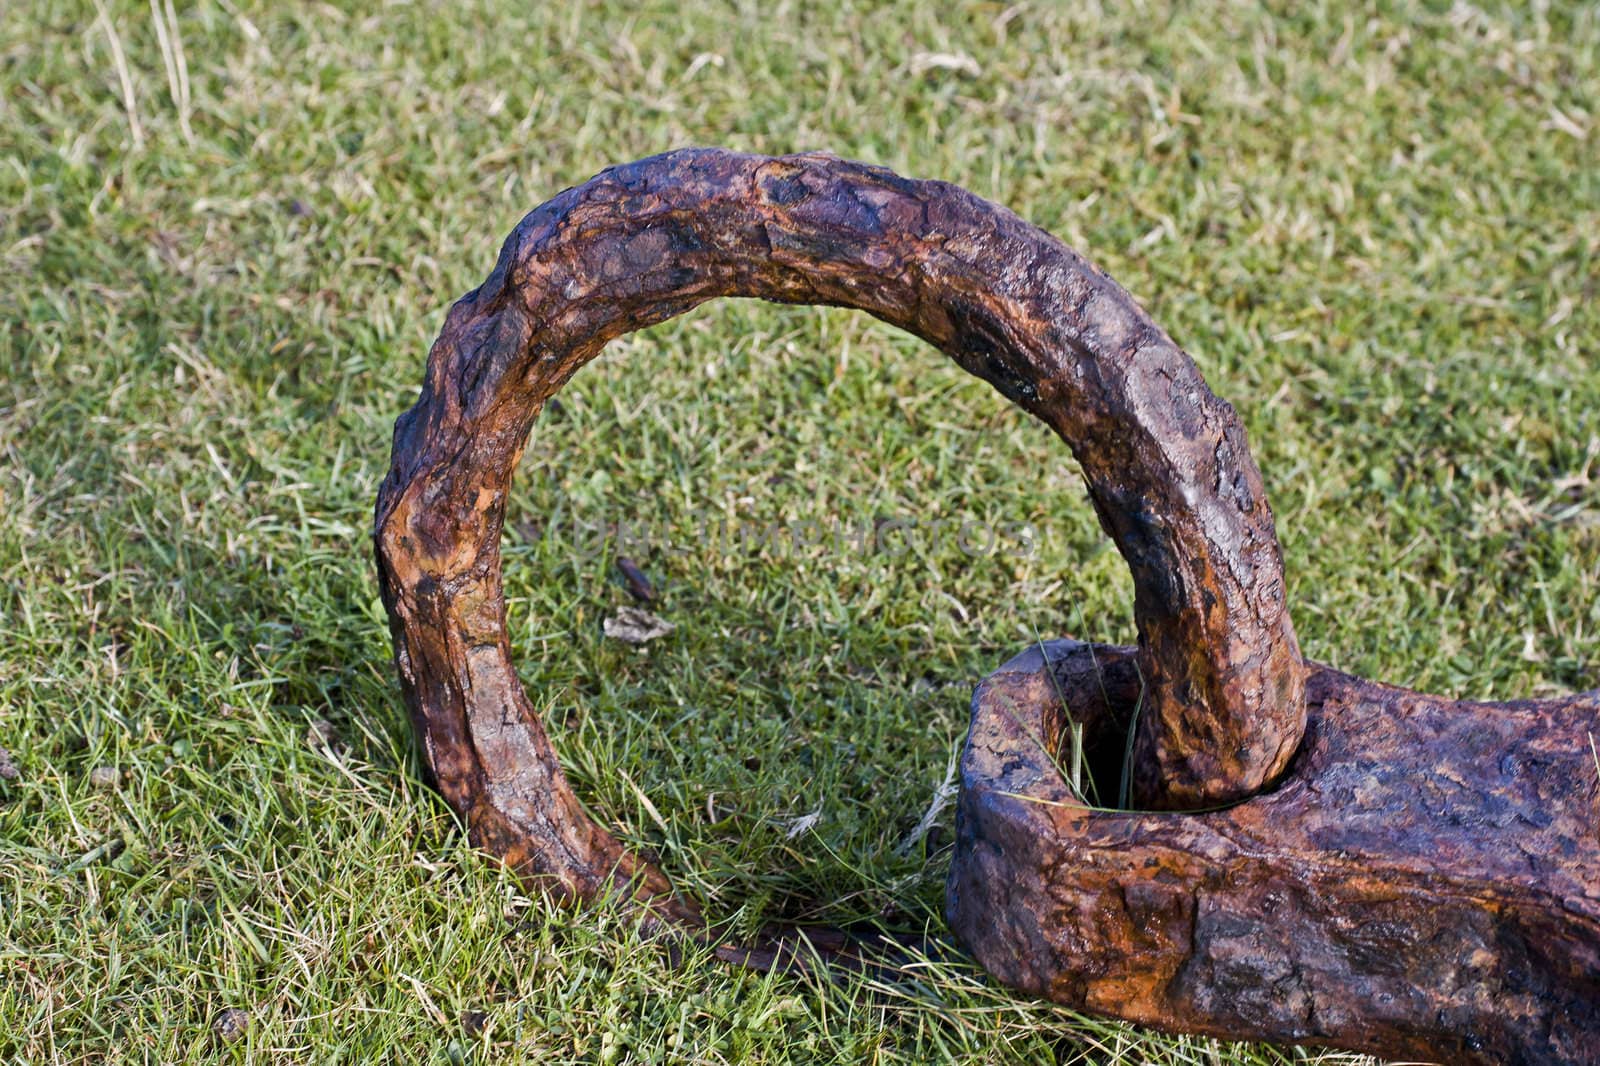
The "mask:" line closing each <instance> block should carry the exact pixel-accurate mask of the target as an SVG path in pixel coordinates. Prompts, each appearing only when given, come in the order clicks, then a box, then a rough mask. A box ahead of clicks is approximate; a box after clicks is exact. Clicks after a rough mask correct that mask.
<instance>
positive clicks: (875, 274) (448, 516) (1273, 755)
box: [376, 150, 1304, 910]
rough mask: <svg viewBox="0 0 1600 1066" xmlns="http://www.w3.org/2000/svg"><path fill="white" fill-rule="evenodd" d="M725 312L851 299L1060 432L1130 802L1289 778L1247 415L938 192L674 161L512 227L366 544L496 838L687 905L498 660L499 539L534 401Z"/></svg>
mask: <svg viewBox="0 0 1600 1066" xmlns="http://www.w3.org/2000/svg"><path fill="white" fill-rule="evenodd" d="M717 296H753V297H762V298H765V299H769V300H777V301H784V302H797V303H826V304H838V305H843V306H847V307H856V308H860V309H862V310H865V311H868V312H870V313H871V314H873V315H876V316H877V317H879V318H882V319H884V320H885V321H888V322H892V323H894V324H895V325H898V326H901V327H903V328H905V329H907V330H909V331H911V332H913V333H915V334H917V335H918V336H920V337H923V338H926V339H927V340H928V341H929V342H931V343H932V344H934V345H936V346H937V347H939V348H940V349H941V350H943V351H945V352H946V353H947V354H949V355H950V356H951V357H952V358H953V359H955V360H956V361H957V362H958V363H960V364H961V365H962V366H963V367H965V368H966V369H967V370H970V371H971V372H972V373H974V374H976V375H978V376H980V377H982V378H984V379H985V380H987V381H990V382H992V383H993V384H994V385H995V386H996V387H997V388H998V389H999V390H1000V391H1001V392H1002V393H1003V394H1005V395H1006V396H1007V397H1009V398H1011V399H1012V400H1014V401H1015V402H1017V403H1018V404H1020V405H1021V406H1023V407H1024V408H1026V409H1027V410H1029V411H1031V412H1033V413H1034V414H1035V415H1037V416H1038V417H1040V418H1041V419H1043V420H1044V421H1045V422H1046V423H1048V424H1049V425H1050V426H1051V427H1052V428H1053V429H1055V430H1056V432H1057V433H1059V434H1060V435H1061V436H1062V437H1063V439H1065V440H1066V442H1067V443H1068V444H1069V445H1070V446H1071V448H1072V450H1073V452H1074V454H1075V455H1077V457H1078V459H1079V462H1080V463H1081V464H1082V467H1083V470H1084V475H1085V478H1086V480H1087V481H1088V485H1089V493H1090V496H1091V498H1092V499H1093V500H1094V504H1095V507H1096V509H1097V510H1098V512H1099V514H1100V516H1101V520H1102V522H1103V523H1104V524H1105V526H1106V528H1107V530H1108V531H1109V532H1110V534H1111V536H1112V538H1113V539H1114V540H1115V541H1116V543H1117V545H1118V547H1119V548H1120V549H1121V551H1122V553H1123V555H1124V556H1125V557H1126V558H1127V559H1128V561H1129V565H1130V566H1131V567H1132V569H1133V573H1134V577H1135V581H1136V585H1137V594H1136V599H1135V604H1134V610H1135V615H1136V620H1137V622H1138V624H1139V631H1140V634H1141V638H1142V639H1143V641H1144V643H1145V653H1144V665H1145V669H1146V677H1147V679H1148V681H1149V684H1150V691H1151V700H1150V707H1151V713H1150V714H1149V716H1148V719H1147V721H1146V724H1145V728H1143V729H1142V730H1141V734H1140V758H1141V766H1142V771H1143V772H1141V774H1140V775H1139V783H1140V785H1141V796H1142V797H1143V798H1144V800H1145V801H1146V802H1147V803H1149V804H1160V805H1163V806H1186V805H1190V806H1192V805H1196V804H1203V803H1209V802H1215V801H1218V800H1226V799H1232V798H1236V797H1238V796H1242V795H1248V794H1250V793H1251V792H1253V791H1255V790H1256V789H1258V788H1260V787H1261V786H1262V785H1263V784H1264V783H1266V782H1269V781H1270V780H1271V779H1272V778H1273V777H1274V776H1275V775H1276V774H1277V773H1279V772H1280V771H1281V770H1282V768H1283V766H1284V765H1285V763H1287V761H1288V759H1289V756H1290V755H1291V754H1292V753H1293V751H1294V748H1295V745H1296V744H1297V743H1298V742H1299V739H1300V733H1301V729H1302V726H1303V721H1304V695H1303V690H1302V678H1301V664H1300V656H1299V651H1298V648H1297V645H1296V643H1295V638H1294V630H1293V628H1292V626H1291V624H1290V621H1289V615H1288V613H1287V612H1286V611H1285V610H1284V606H1283V579H1282V563H1281V559H1280V556H1279V552H1278V546H1277V541H1276V539H1275V537H1274V533H1273V524H1272V514H1271V511H1270V510H1269V509H1268V507H1267V504H1266V501H1265V500H1264V499H1263V497H1262V488H1261V477H1260V474H1259V473H1258V472H1257V470H1256V467H1255V464H1254V463H1253V462H1252V460H1251V458H1250V454H1249V450H1248V448H1247V447H1246V444H1245V437H1244V431H1243V429H1242V428H1241V427H1240V424H1239V420H1238V418H1237V417H1236V416H1235V415H1234V412H1233V410H1232V408H1230V407H1229V406H1228V405H1227V404H1226V403H1223V402H1222V401H1221V400H1218V399H1217V398H1216V397H1215V396H1214V395H1212V393H1211V391H1210V390H1209V389H1208V388H1206V385H1205V382H1204V381H1202V380H1201V378H1200V374H1199V372H1198V371H1197V370H1196V369H1195V367H1194V364H1193V363H1192V362H1191V361H1190V359H1189V357H1188V356H1187V355H1185V354H1184V353H1183V352H1182V351H1181V350H1180V349H1179V348H1178V347H1177V346H1176V345H1174V344H1173V343H1172V341H1171V340H1170V339H1169V338H1168V337H1167V336H1166V334H1164V333H1162V332H1161V331H1160V330H1159V329H1157V328H1156V327H1155V326H1154V325H1153V324H1152V323H1151V322H1150V321H1149V319H1148V318H1147V317H1146V316H1145V314H1144V313H1143V312H1142V311H1141V310H1140V309H1139V307H1138V306H1137V305H1136V304H1135V303H1134V302H1133V300H1132V298H1130V297H1129V296H1128V294H1127V293H1126V292H1124V291H1123V290H1122V289H1121V288H1119V287H1118V286H1117V285H1116V284H1115V283H1114V282H1112V281H1111V280H1110V279H1108V278H1107V277H1106V276H1105V275H1104V274H1102V273H1101V272H1100V271H1099V270H1097V269H1096V268H1094V267H1093V266H1092V265H1091V264H1089V263H1088V262H1087V261H1085V260H1084V259H1082V258H1081V257H1080V256H1078V255H1077V254H1076V253H1074V252H1073V251H1072V250H1071V249H1069V248H1067V247H1066V246H1065V245H1064V244H1062V243H1061V242H1060V241H1058V240H1056V239H1055V238H1053V237H1051V236H1050V235H1049V234H1047V233H1045V232H1044V231H1042V230H1040V229H1038V228H1036V227H1034V226H1031V225H1029V224H1027V223H1026V222H1023V221H1022V220H1021V219H1019V218H1017V217H1016V216H1015V215H1013V214H1012V213H1011V212H1009V211H1006V210H1005V209H1004V208H1001V207H997V206H996V205H994V204H991V203H988V202H987V201H984V200H981V199H979V198H978V197H976V196H973V195H972V194H970V193H967V192H965V191H963V190H961V189H959V188H956V187H955V186H952V185H947V184H944V183H941V182H929V181H909V180H907V179H904V178H901V177H898V176H896V175H895V174H893V173H891V172H889V171H887V170H883V169H881V168H878V167H870V166H865V165H862V164H859V163H852V162H847V161H845V160H840V159H836V158H834V157H832V156H824V155H806V156H791V157H785V158H776V159H774V158H765V157H761V156H749V155H737V154H734V153H731V152H724V151H718V150H685V151H680V152H674V153H670V154H668V155H664V156H657V157H655V158H652V159H646V160H643V161H641V162H638V163H633V164H629V165H627V166H621V167H616V168H613V169H610V170H607V171H605V172H603V173H601V174H600V175H598V176H597V177H595V178H593V179H592V180H590V181H589V182H587V183H585V184H584V185H582V186H579V187H577V188H574V189H569V190H567V191H566V192H564V193H562V194H561V195H559V196H557V197H555V198H554V199H553V200H551V201H549V202H548V203H546V204H544V205H543V206H541V207H539V208H537V209H536V210H534V211H533V212H532V213H531V214H529V215H528V216H527V218H525V219H524V220H523V221H522V223H521V224H520V225H519V226H518V227H517V229H516V231H515V232H514V233H512V235H511V237H510V238H509V239H508V240H507V241H506V243H505V246H504V248H503V249H502V250H501V253H500V260H499V262H498V264H497V265H496V266H495V269H494V272H493V273H492V274H491V275H490V276H489V279H488V280H487V281H486V282H485V283H484V284H483V285H482V286H481V287H480V288H479V289H477V290H476V291H475V292H473V293H470V294H469V295H467V296H466V297H464V298H463V299H462V300H461V301H460V302H458V303H457V304H456V305H455V306H454V307H453V308H452V309H451V311H450V314H449V317H448V318H447V319H446V322H445V327H444V331H443V333H442V335H441V336H440V337H439V339H438V341H437V342H436V343H435V344H434V347H433V351H432V352H431V354H430V356H429V359H428V371H427V377H426V380H425V382H424V385H423V388H422V395H421V397H420V398H419V400H418V401H417V404H416V406H415V407H413V408H412V409H411V410H410V411H408V412H407V413H406V414H405V415H403V416H402V417H401V418H400V419H399V421H398V422H397V423H396V426H395V436H394V455H393V464H392V467H391V469H390V472H389V476H388V478H387V479H386V480H385V482H384V484H383V488H382V490H381V491H380V493H379V499H378V509H377V525H376V538H377V550H378V563H379V576H380V580H381V583H382V590H383V597H384V603H385V605H386V607H387V608H388V610H389V614H390V618H391V622H392V627H393V631H394V638H395V655H396V660H397V663H398V665H399V670H400V677H401V682H402V686H403V687H404V689H405V693H406V697H407V700H408V702H409V704H410V707H411V710H412V714H413V717H414V719H415V721H416V725H417V728H418V732H419V734H420V735H421V737H422V742H423V749H424V755H425V758H426V762H427V765H428V767H429V768H430V770H431V771H432V773H433V776H434V777H435V779H436V780H437V782H438V785H439V788H440V789H441V790H442V791H443V792H444V794H445V797H446V798H447V799H448V800H449V801H450V803H451V804H452V805H453V806H454V807H455V808H456V809H457V810H458V811H461V812H462V813H463V815H465V816H466V817H467V820H468V822H469V824H470V825H471V826H472V832H473V834H474V836H475V837H476V838H477V839H478V840H480V841H481V842H483V844H484V845H485V846H487V847H489V848H490V849H491V850H494V851H496V852H497V853H499V854H503V855H505V856H506V857H507V858H508V859H509V860H511V861H512V862H513V863H515V864H516V865H517V867H518V868H519V869H522V870H524V871H525V872H527V873H529V874H538V875H543V876H547V877H549V878H552V879H553V880H554V882H555V883H556V884H557V885H559V886H560V887H561V888H563V889H564V890H567V891H570V892H573V893H576V894H578V895H588V894H591V893H593V892H595V891H597V890H598V889H599V888H601V887H602V885H603V884H605V883H610V882H613V881H615V880H616V878H617V877H619V876H621V877H624V878H633V877H635V876H636V875H637V876H638V877H641V878H642V879H643V884H644V885H645V886H646V892H647V894H650V895H658V896H661V897H662V899H663V900H664V902H663V904H662V905H663V906H666V907H667V908H668V909H669V910H676V909H677V907H678V905H677V904H676V903H675V902H672V901H671V900H670V898H669V897H668V896H667V885H666V881H665V879H664V878H661V877H660V876H659V874H657V873H656V872H655V871H653V870H651V869H649V868H648V867H647V866H645V865H644V864H641V863H638V862H636V861H635V860H633V859H632V858H631V857H629V856H627V855H625V854H624V853H623V852H622V849H621V848H620V847H619V846H618V845H617V843H616V841H615V840H614V839H613V838H612V837H611V836H610V834H608V833H606V832H605V831H604V830H602V829H600V828H599V827H598V826H595V825H594V824H593V823H592V822H591V821H590V820H589V819H588V818H586V817H585V816H584V815H583V813H582V811H581V810H580V808H579V806H578V804H577V801H576V800H575V798H574V797H573V796H572V794H571V790H570V789H569V788H568V786H567V783H566V781H565V779H564V777H563V775H562V773H561V770H560V767H559V766H558V765H557V764H556V760H555V758H554V755H553V753H552V751H551V749H550V745H549V742H548V740H547V738H546V737H545V733H544V729H543V726H542V725H541V724H540V722H539V718H538V715H537V714H536V713H535V711H534V710H533V707H532V705H531V704H530V703H529V702H528V700H527V698H526V697H525V696H524V694H523V692H522V688H521V686H520V685H519V684H518V681H517V676H516V673H515V670H514V667H513V664H512V661H511V650H510V645H509V643H508V642H507V639H506V635H505V607H504V603H503V600H502V596H501V582H500V552H499V540H500V530H501V525H502V522H503V520H504V509H505V497H506V488H507V485H508V484H509V482H510V479H511V475H512V471H513V469H514V468H515V466H516V461H517V458H518V456H519V455H520V454H521V451H522V447H523V444H524V442H525V441H526V439H527V435H528V431H529V428H530V427H531V425H532V423H533V420H534V418H535V416H536V415H537V414H538V411H539V409H540V407H541V406H542V405H543V403H544V402H545V401H546V400H547V399H548V398H549V397H550V396H551V395H552V394H553V393H554V392H555V391H556V390H557V389H559V388H560V387H561V386H562V384H563V383H565V382H566V380H567V379H568V378H569V377H571V376H572V374H573V373H575V372H576V371H577V370H578V368H579V367H581V366H582V365H583V364H584V363H585V362H587V361H588V360H590V359H592V358H593V357H594V356H595V355H597V354H598V353H599V351H600V349H601V348H602V347H603V346H604V344H605V343H606V341H608V340H610V339H612V338H614V337H616V336H618V335H620V334H623V333H626V332H629V331H631V330H636V329H639V328H642V327H644V326H647V325H650V324H652V323H656V322H660V321H663V320H665V319H668V318H671V317H672V316H673V315H677V314H681V313H682V312H684V311H687V310H688V309H690V308H692V307H694V306H696V305H697V304H699V303H702V302H704V301H706V300H709V299H712V298H713V297H717Z"/></svg>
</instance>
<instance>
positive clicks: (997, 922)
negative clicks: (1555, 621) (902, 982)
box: [947, 641, 1600, 1064]
mask: <svg viewBox="0 0 1600 1066" xmlns="http://www.w3.org/2000/svg"><path fill="white" fill-rule="evenodd" d="M1136 658H1137V653H1136V652H1135V651H1134V649H1131V648H1116V647H1106V646H1100V645H1094V646H1091V645H1087V644H1079V643H1076V642H1073V641H1052V642H1049V643H1047V644H1046V645H1044V647H1043V648H1042V649H1033V650H1030V651H1027V652H1025V653H1023V654H1022V655H1019V656H1018V657H1017V658H1016V659H1013V660H1012V661H1011V662H1010V663H1007V664H1006V665H1005V666H1003V667H1001V668H1000V669H999V670H998V671H996V672H995V673H994V674H992V675H990V676H989V678H987V679H986V680H985V681H984V682H983V683H982V684H981V685H980V686H979V688H978V690H977V692H976V694H975V695H974V697H973V714H972V727H971V732H970V734H969V735H968V739H967V747H966V750H965V752H964V754H963V756H962V764H961V796H960V800H959V806H958V812H957V830H956V832H957V841H956V858H955V861H954V864H953V867H952V870H951V874H950V881H949V885H948V895H947V912H948V915H949V918H950V921H951V924H952V925H953V927H954V928H955V931H956V933H957V935H958V936H960V937H961V938H962V940H963V941H964V942H965V943H966V945H967V946H968V947H969V948H970V949H971V950H972V951H973V952H974V954H976V955H977V957H978V960H979V961H980V962H982V963H983V965H984V966H985V968H987V969H988V970H989V971H990V972H991V973H993V974H995V975H996V976H997V977H999V978H1000V979H1001V980H1003V981H1005V982H1007V983H1008V984H1011V985H1013V986H1015V987H1017V988H1020V989H1023V990H1025V991H1028V992H1032V993H1035V994H1037V995H1041V996H1046V997H1048V998H1050V999H1053V1000H1056V1001H1057V1002H1060V1003H1065V1004H1069V1005H1071V1006H1073V1007H1077V1008H1080V1009H1083V1010H1089V1011H1094V1012H1097V1013H1102V1014H1112V1015H1115V1016H1117V1017H1121V1018H1126V1019H1130V1020H1132V1021H1138V1022H1143V1023H1145V1024H1148V1025H1153V1026H1156V1027H1159V1028H1164V1029H1169V1030H1177V1031H1188V1032H1199V1033H1210V1034H1214V1035H1218V1036H1227V1037H1232V1038H1234V1039H1242V1038H1258V1039H1264V1040H1272V1041H1280V1042H1291V1041H1292V1042H1299V1043H1312V1044H1323V1045H1330V1046H1336V1047H1343V1048H1349V1049H1353V1050H1358V1051H1368V1052H1372V1053H1375V1054H1380V1055H1384V1056H1388V1057H1392V1058H1407V1059H1421V1060H1425V1061H1429V1062H1441V1063H1463V1062H1479V1063H1528V1064H1532V1063H1595V1062H1600V768H1597V767H1596V764H1595V762H1594V759H1593V756H1592V754H1591V748H1590V742H1589V736H1590V735H1600V692H1596V693H1590V694H1588V695H1583V696H1574V697H1570V698H1566V699H1556V700H1547V701H1525V702H1513V703H1470V702H1455V701H1451V700H1446V699H1442V698H1440V697H1437V696H1426V695H1421V694H1419V693H1415V692H1408V691H1406V690H1404V689H1399V688H1393V687H1390V686H1388V685H1380V684H1377V683H1374V682H1371V681H1364V680H1362V679H1361V678H1357V677H1351V676H1350V675H1348V674H1343V673H1340V672H1339V671H1337V670H1333V669H1329V668H1327V667H1322V666H1315V665H1313V666H1312V667H1311V668H1310V673H1309V676H1308V684H1307V705H1308V712H1309V713H1308V722H1307V728H1306V735H1305V741H1304V743H1303V745H1302V746H1301V750H1300V751H1299V753H1298V754H1297V755H1296V757H1295V760H1294V763H1293V765H1292V766H1291V767H1290V769H1289V772H1288V773H1287V775H1286V776H1285V778H1284V780H1283V781H1282V782H1281V783H1280V784H1279V785H1278V787H1277V788H1275V789H1273V790H1272V791H1270V792H1268V793H1264V794H1261V795H1258V796H1255V797H1252V798H1251V799H1249V800H1248V801H1246V802H1243V803H1240V804H1236V805H1234V806H1231V807H1228V808H1227V809H1224V810H1217V811H1210V812H1204V813H1192V812H1191V813H1183V814H1173V813H1165V812H1134V811H1110V810H1095V809H1090V808H1089V807H1087V806H1085V804H1084V803H1083V802H1082V801H1081V800H1080V799H1078V798H1077V797H1075V796H1074V795H1073V793H1072V792H1071V791H1070V790H1069V789H1068V787H1067V786H1066V785H1065V783H1064V781H1063V778H1062V775H1061V772H1060V770H1059V769H1058V766H1059V763H1058V761H1057V760H1059V759H1061V758H1063V757H1064V753H1063V752H1061V750H1060V744H1061V741H1060V738H1061V731H1062V725H1063V722H1064V721H1065V720H1067V719H1069V718H1070V719H1071V720H1073V721H1075V722H1078V723H1081V724H1083V725H1084V727H1085V729H1084V731H1085V734H1086V736H1087V741H1086V743H1085V747H1086V748H1087V750H1088V751H1089V762H1090V764H1091V765H1092V766H1093V765H1096V764H1098V768H1099V769H1100V771H1101V776H1102V777H1105V776H1106V775H1107V774H1108V773H1109V774H1114V773H1115V762H1116V759H1117V758H1118V757H1119V755H1120V752H1118V751H1116V750H1114V749H1116V748H1117V747H1118V746H1120V743H1121V740H1120V738H1121V736H1122V728H1123V725H1124V724H1125V722H1126V719H1127V717H1128V715H1129V714H1130V713H1131V712H1132V709H1133V707H1134V705H1135V703H1136V701H1137V699H1138V674H1137V670H1136V668H1135V659H1136ZM1063 699H1064V700H1065V702H1066V706H1063V702H1062V701H1063ZM1113 779H1114V778H1113Z"/></svg>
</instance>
